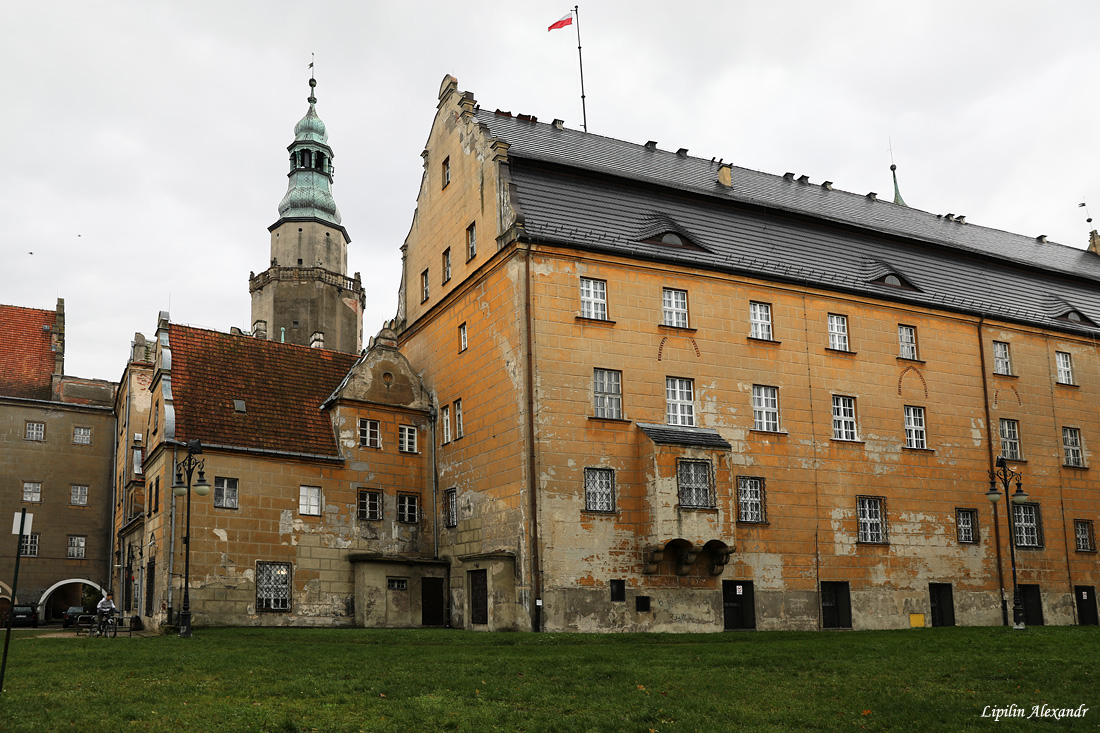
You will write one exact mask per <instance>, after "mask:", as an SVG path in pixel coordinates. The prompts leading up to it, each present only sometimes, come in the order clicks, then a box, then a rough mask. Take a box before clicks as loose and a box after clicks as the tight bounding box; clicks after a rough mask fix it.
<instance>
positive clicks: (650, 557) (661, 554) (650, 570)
mask: <svg viewBox="0 0 1100 733" xmlns="http://www.w3.org/2000/svg"><path fill="white" fill-rule="evenodd" d="M642 554H643V560H644V563H643V565H642V572H643V573H644V574H646V575H653V574H655V573H656V572H657V566H658V565H660V563H661V561H662V560H664V559H665V548H663V547H647V548H646V549H645V550H644V551H643V553H642Z"/></svg>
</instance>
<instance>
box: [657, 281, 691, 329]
mask: <svg viewBox="0 0 1100 733" xmlns="http://www.w3.org/2000/svg"><path fill="white" fill-rule="evenodd" d="M661 305H662V309H661V310H662V317H663V321H662V322H663V323H664V325H666V326H676V327H677V328H687V327H688V294H687V291H686V290H673V289H671V288H665V289H664V293H663V295H662V297H661Z"/></svg>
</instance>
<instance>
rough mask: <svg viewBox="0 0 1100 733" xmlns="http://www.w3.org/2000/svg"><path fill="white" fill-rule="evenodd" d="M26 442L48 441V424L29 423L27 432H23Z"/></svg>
mask: <svg viewBox="0 0 1100 733" xmlns="http://www.w3.org/2000/svg"><path fill="white" fill-rule="evenodd" d="M23 439H24V440H45V439H46V423H44V422H28V423H27V425H26V428H25V430H24V431H23Z"/></svg>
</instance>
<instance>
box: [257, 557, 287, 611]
mask: <svg viewBox="0 0 1100 733" xmlns="http://www.w3.org/2000/svg"><path fill="white" fill-rule="evenodd" d="M290 576H291V566H290V563H288V562H262V561H260V562H257V563H256V610H257V611H289V610H290V588H291V586H290Z"/></svg>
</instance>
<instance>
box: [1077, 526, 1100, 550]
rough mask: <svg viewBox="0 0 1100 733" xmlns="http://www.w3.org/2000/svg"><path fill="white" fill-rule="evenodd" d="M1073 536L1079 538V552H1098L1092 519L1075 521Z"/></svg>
mask: <svg viewBox="0 0 1100 733" xmlns="http://www.w3.org/2000/svg"><path fill="white" fill-rule="evenodd" d="M1073 536H1074V537H1076V538H1077V551H1078V552H1096V535H1095V534H1094V533H1093V527H1092V520H1091V519H1074V520H1073Z"/></svg>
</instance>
